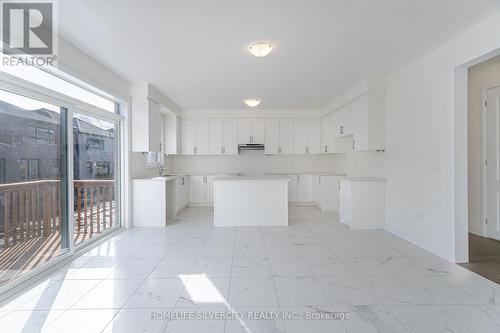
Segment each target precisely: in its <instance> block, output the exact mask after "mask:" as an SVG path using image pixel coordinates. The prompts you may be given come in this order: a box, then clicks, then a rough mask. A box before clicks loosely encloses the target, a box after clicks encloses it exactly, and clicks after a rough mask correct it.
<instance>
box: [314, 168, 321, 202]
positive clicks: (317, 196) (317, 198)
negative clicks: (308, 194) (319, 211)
mask: <svg viewBox="0 0 500 333" xmlns="http://www.w3.org/2000/svg"><path fill="white" fill-rule="evenodd" d="M312 196H313V202H315V203H317V204H318V207H320V208H321V176H318V175H314V176H312Z"/></svg>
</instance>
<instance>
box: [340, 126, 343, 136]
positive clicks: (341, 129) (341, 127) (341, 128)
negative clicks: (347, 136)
mask: <svg viewBox="0 0 500 333" xmlns="http://www.w3.org/2000/svg"><path fill="white" fill-rule="evenodd" d="M342 134H344V126H340V135H342Z"/></svg>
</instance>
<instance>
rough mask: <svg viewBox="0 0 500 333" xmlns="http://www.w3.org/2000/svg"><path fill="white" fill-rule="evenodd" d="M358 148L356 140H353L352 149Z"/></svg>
mask: <svg viewBox="0 0 500 333" xmlns="http://www.w3.org/2000/svg"><path fill="white" fill-rule="evenodd" d="M355 149H356V141H354V140H352V150H355Z"/></svg>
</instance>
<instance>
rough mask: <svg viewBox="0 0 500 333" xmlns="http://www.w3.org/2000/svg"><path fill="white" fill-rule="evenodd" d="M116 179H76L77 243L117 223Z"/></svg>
mask: <svg viewBox="0 0 500 333" xmlns="http://www.w3.org/2000/svg"><path fill="white" fill-rule="evenodd" d="M114 185H115V181H114V180H75V181H74V187H75V208H76V210H75V244H79V243H81V242H82V241H83V240H85V239H87V238H89V237H92V236H93V235H94V234H100V233H101V232H103V231H104V230H106V229H109V228H111V227H113V225H114V223H115V221H114V220H115V216H114V215H115V214H114V212H115V198H114Z"/></svg>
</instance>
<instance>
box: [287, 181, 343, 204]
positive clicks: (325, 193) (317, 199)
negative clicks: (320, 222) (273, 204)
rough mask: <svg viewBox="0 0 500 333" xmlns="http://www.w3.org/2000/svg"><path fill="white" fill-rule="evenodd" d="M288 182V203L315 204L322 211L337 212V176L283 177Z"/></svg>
mask: <svg viewBox="0 0 500 333" xmlns="http://www.w3.org/2000/svg"><path fill="white" fill-rule="evenodd" d="M283 176H284V177H287V178H288V179H290V181H289V182H288V202H290V203H297V204H317V205H318V207H319V208H321V210H322V211H338V209H339V190H338V188H339V185H338V184H339V181H340V179H341V178H342V177H343V176H337V175H303V174H301V175H283Z"/></svg>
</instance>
